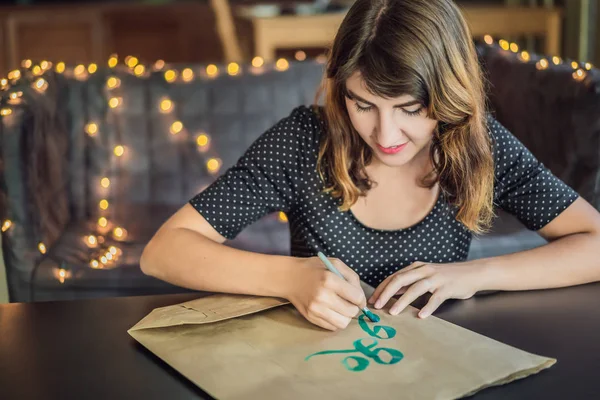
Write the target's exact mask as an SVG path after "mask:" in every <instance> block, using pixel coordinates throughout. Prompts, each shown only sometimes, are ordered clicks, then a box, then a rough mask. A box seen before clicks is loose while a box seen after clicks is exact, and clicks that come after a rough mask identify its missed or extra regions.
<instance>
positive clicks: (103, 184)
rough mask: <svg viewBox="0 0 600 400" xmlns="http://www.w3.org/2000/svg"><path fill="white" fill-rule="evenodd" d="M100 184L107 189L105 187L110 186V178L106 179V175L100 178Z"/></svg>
mask: <svg viewBox="0 0 600 400" xmlns="http://www.w3.org/2000/svg"><path fill="white" fill-rule="evenodd" d="M100 185H101V186H102V187H103V188H105V189H107V188H108V187H109V186H110V179H108V178H106V177H104V178H102V179H101V180H100Z"/></svg>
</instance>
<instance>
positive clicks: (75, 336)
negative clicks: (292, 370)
mask: <svg viewBox="0 0 600 400" xmlns="http://www.w3.org/2000/svg"><path fill="white" fill-rule="evenodd" d="M199 296H200V295H199V294H194V293H192V294H176V295H162V296H142V297H122V298H109V299H96V300H77V301H64V302H45V303H29V304H6V305H0V392H1V393H2V395H1V397H2V399H7V400H8V399H11V400H12V399H45V400H48V399H71V398H73V399H144V400H149V399H198V398H210V397H209V396H207V395H206V394H205V393H204V392H203V391H202V390H201V389H199V388H198V387H196V386H195V385H194V384H192V383H191V382H189V381H188V380H187V379H185V378H184V377H182V376H181V375H179V373H177V372H176V371H175V370H173V369H172V368H171V367H169V366H168V365H166V364H165V363H163V362H162V361H161V360H160V359H159V358H157V357H156V356H154V355H153V354H152V353H150V352H149V351H147V350H146V349H145V348H144V347H142V346H141V345H139V344H138V343H137V342H135V341H134V340H133V339H132V338H131V337H130V336H129V335H128V334H127V332H126V331H127V329H129V328H130V327H131V326H133V325H134V324H135V323H137V322H138V321H139V320H140V319H142V318H143V317H144V316H145V315H146V314H148V313H149V312H150V311H151V310H153V309H154V308H156V307H162V306H167V305H172V304H177V303H180V302H183V301H187V300H191V299H193V298H197V297H199ZM416 305H417V306H419V305H422V304H416ZM599 309H600V284H590V285H583V286H577V287H571V288H564V289H554V290H542V291H531V292H511V293H495V294H489V295H483V296H476V297H474V298H472V299H469V300H464V301H453V302H450V303H447V304H444V305H443V306H442V307H441V308H440V310H439V311H438V312H437V313H436V314H434V315H435V316H437V317H440V318H443V319H445V320H447V321H450V322H452V323H455V324H457V325H460V326H463V327H465V328H467V329H471V330H473V331H475V332H478V333H480V334H483V335H486V336H488V337H491V338H493V339H496V340H499V341H501V342H504V343H506V344H509V345H512V346H515V347H517V348H520V349H522V350H525V351H529V352H532V353H536V354H540V355H544V356H548V357H554V358H557V359H558V363H557V364H555V365H554V366H552V367H551V368H550V369H547V370H545V371H542V372H541V373H539V374H537V375H534V376H530V377H528V378H526V379H522V380H519V381H516V382H513V383H510V384H508V385H505V386H501V387H493V388H488V389H485V390H483V391H482V392H479V393H478V394H476V395H475V396H474V397H473V398H475V399H507V398H510V399H533V398H544V399H591V398H598V396H599V393H600V379H599V375H598V367H599V366H600V340H599V338H600V335H599V332H600V312H599Z"/></svg>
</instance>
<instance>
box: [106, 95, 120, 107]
mask: <svg viewBox="0 0 600 400" xmlns="http://www.w3.org/2000/svg"><path fill="white" fill-rule="evenodd" d="M122 102H123V99H122V98H121V97H112V98H111V99H110V100H109V101H108V106H109V107H110V108H117V107H119V106H120V105H121V104H122Z"/></svg>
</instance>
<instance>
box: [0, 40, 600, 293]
mask: <svg viewBox="0 0 600 400" xmlns="http://www.w3.org/2000/svg"><path fill="white" fill-rule="evenodd" d="M479 51H480V55H481V59H482V61H483V63H484V64H485V66H486V70H487V71H488V74H489V79H490V82H491V106H492V108H493V109H494V110H496V113H497V118H498V119H499V120H500V122H501V123H503V124H504V125H506V126H507V127H508V128H509V129H511V130H512V132H513V133H514V134H515V135H516V136H517V137H519V138H521V139H522V140H523V142H525V144H526V145H527V146H528V147H530V149H531V150H532V151H533V153H534V154H535V155H536V156H538V157H539V158H540V159H541V160H542V161H543V162H544V163H546V164H547V165H548V166H550V167H551V169H552V170H553V172H555V173H556V174H557V175H558V176H559V177H561V178H563V179H564V180H565V181H566V182H567V183H569V184H571V185H572V186H573V187H574V188H575V189H576V190H578V191H579V192H580V193H582V194H583V195H584V196H585V197H586V198H587V199H588V200H589V201H591V202H593V204H594V205H595V206H596V207H599V206H600V203H599V201H600V200H599V198H600V197H599V192H600V181H599V168H598V163H599V157H600V150H599V149H600V146H599V145H598V144H599V143H598V141H599V140H600V139H599V137H600V134H599V131H600V112H599V111H598V110H600V107H599V106H600V105H599V104H598V103H599V102H600V94H599V93H598V87H599V82H600V79H599V74H598V71H592V72H589V71H586V72H587V73H588V74H589V75H588V77H587V78H586V79H585V80H584V81H582V82H579V81H576V80H575V79H573V77H572V72H573V70H572V69H571V68H570V67H569V66H552V67H551V68H549V69H548V70H543V71H540V70H537V69H536V67H535V62H534V61H532V62H529V63H524V62H522V61H520V60H518V58H517V56H516V55H515V54H512V53H508V52H504V51H501V50H499V49H498V48H497V47H490V46H485V45H484V46H481V47H479ZM186 67H187V66H180V65H178V66H176V67H175V66H174V67H172V68H174V69H176V70H177V71H179V73H180V74H181V71H182V70H183V69H184V68H186ZM190 68H192V69H193V70H194V72H195V74H196V77H195V79H194V80H193V81H191V82H184V81H183V79H182V78H181V76H179V78H178V80H177V82H175V83H167V82H166V81H165V78H164V71H161V72H152V73H151V74H149V75H148V76H145V77H142V78H139V77H136V76H134V75H133V74H131V73H130V72H129V71H128V70H127V69H123V68H118V69H115V70H111V69H109V68H108V67H106V68H102V67H101V68H100V69H99V70H98V72H96V73H95V74H92V75H90V76H89V78H87V79H81V80H80V79H76V78H75V77H73V76H72V72H71V73H70V72H69V70H68V71H67V73H65V74H57V73H55V72H52V71H49V72H47V73H46V74H45V75H44V79H46V80H47V82H48V89H47V90H46V91H45V93H43V94H39V93H38V92H37V91H36V90H35V89H34V88H32V87H31V84H32V82H35V79H37V78H36V77H31V76H29V75H31V74H30V73H28V72H26V71H23V74H24V75H25V77H24V78H23V79H21V81H19V82H17V83H16V85H15V86H14V87H13V88H11V89H10V90H9V91H8V92H7V93H5V94H4V96H3V100H2V102H3V104H2V107H10V108H11V109H13V113H12V114H11V115H8V116H5V117H3V124H2V128H1V129H2V131H1V140H0V146H1V147H0V160H1V166H2V171H1V174H0V182H1V185H2V198H1V200H2V202H1V203H0V205H1V208H0V213H1V214H0V217H1V218H2V221H5V220H7V219H8V220H10V221H12V226H10V228H8V229H6V231H5V232H3V234H2V242H3V250H4V261H5V263H6V268H7V273H8V279H9V290H10V296H11V300H12V301H30V300H50V299H72V298H81V297H98V296H116V295H131V294H147V293H166V292H172V291H181V290H182V289H181V288H177V287H173V286H171V285H168V284H166V283H163V282H160V281H158V280H156V279H153V278H150V277H147V276H145V275H144V274H142V273H141V271H140V269H139V265H138V261H139V256H140V253H141V251H142V249H143V246H144V244H145V243H146V242H147V241H148V240H149V238H150V237H151V235H152V234H153V233H154V232H155V231H156V229H158V227H159V226H160V224H161V223H162V222H164V221H165V220H166V219H167V218H168V217H169V215H171V214H172V213H173V212H175V211H176V210H177V209H178V208H179V207H181V206H182V205H183V204H185V203H186V202H187V201H188V200H189V199H190V198H191V197H192V196H193V195H194V194H195V193H197V192H198V191H200V190H202V188H203V187H205V186H206V185H208V184H210V182H212V181H213V180H214V179H215V177H216V176H217V175H218V174H220V173H222V172H223V171H224V170H225V169H226V168H227V167H228V166H230V165H232V164H233V163H234V162H236V161H237V159H238V158H239V156H241V154H242V153H243V152H244V150H245V149H246V148H247V147H248V146H249V145H250V143H252V142H253V141H254V140H255V139H256V138H257V137H258V136H259V135H260V134H261V133H263V132H264V131H265V130H266V129H267V128H268V127H270V126H271V125H273V124H274V123H275V122H276V121H277V120H278V119H280V118H282V117H284V116H286V115H288V114H289V113H290V111H291V110H292V109H293V108H294V107H296V106H297V105H300V104H310V103H313V102H314V93H315V90H316V88H317V85H318V83H319V81H320V79H321V75H322V71H323V65H322V64H319V63H317V62H315V61H306V62H302V63H291V65H290V68H289V69H287V70H285V71H278V70H275V69H274V67H273V66H266V67H264V70H263V71H262V72H261V73H255V72H252V71H250V67H249V66H246V65H242V66H241V72H240V74H238V75H237V76H229V75H228V74H227V73H226V72H224V71H226V66H219V69H220V73H219V76H218V77H216V78H209V77H207V75H206V72H205V67H204V66H199V65H196V66H190ZM110 76H117V77H118V78H119V79H120V80H121V85H120V87H119V88H117V89H114V90H108V89H107V88H106V80H107V78H108V77H110ZM16 90H20V91H22V92H23V104H21V105H8V104H7V101H8V97H7V95H8V93H11V92H14V91H16ZM113 96H120V97H122V101H123V103H122V106H121V107H119V108H117V109H114V110H113V109H110V108H109V107H108V102H109V99H110V98H111V97H113ZM165 97H168V98H170V99H171V100H172V101H173V103H174V108H173V110H172V112H170V113H161V112H160V111H159V105H160V101H161V100H162V99H164V98H165ZM174 121H181V122H182V123H183V126H184V129H183V130H182V131H181V132H180V133H178V134H177V135H172V134H170V133H169V130H170V126H171V124H172V123H173V122H174ZM89 122H95V123H97V124H98V133H97V135H96V136H95V137H90V136H89V135H87V134H86V133H85V127H86V124H88V123H89ZM202 132H203V133H206V134H208V135H209V137H210V144H209V149H208V150H207V151H199V148H198V145H197V144H196V137H197V135H198V134H199V133H202ZM36 144H38V146H36ZM39 144H42V146H39ZM119 144H120V145H124V146H125V147H126V150H125V153H124V155H123V156H122V157H117V156H115V155H114V153H113V149H114V148H115V146H116V145H119ZM35 148H41V149H43V150H41V151H38V152H33V151H32V149H35ZM211 158H218V159H220V160H222V165H221V168H220V169H219V170H218V171H217V172H216V173H214V174H213V173H211V172H210V171H208V169H207V162H208V160H209V159H211ZM49 176H50V177H52V176H53V177H56V176H59V178H57V179H49V178H48V179H43V178H44V177H49ZM36 177H37V178H36ZM40 177H41V178H42V179H40ZM102 177H108V178H109V179H110V186H109V188H108V189H105V188H103V187H102V186H101V184H100V182H101V178H102ZM36 182H37V183H36ZM39 193H46V194H47V195H49V196H46V200H44V199H43V198H42V199H41V200H40V196H39V195H37V196H36V194H39ZM42 197H43V196H42ZM101 199H107V200H108V201H109V204H110V205H109V208H108V210H106V211H102V210H100V208H99V207H98V204H99V201H100V200H101ZM102 215H105V216H106V218H107V219H108V220H109V221H110V223H111V224H112V225H111V227H113V228H114V227H115V226H119V227H123V228H125V229H126V230H127V236H126V238H125V240H121V241H119V240H117V239H115V238H114V237H113V235H112V234H111V231H109V232H107V233H106V232H104V233H103V234H102V236H103V237H104V238H105V242H104V243H103V244H102V245H101V246H102V247H103V248H105V249H106V248H108V246H111V245H115V246H117V247H118V248H119V249H120V250H121V252H122V254H121V255H120V257H119V259H118V261H117V262H116V263H114V264H113V265H108V266H107V267H106V268H104V269H94V268H91V267H90V260H92V259H94V258H95V259H97V256H98V255H97V254H96V253H97V252H98V250H96V249H89V248H88V247H87V245H86V243H85V241H84V239H85V237H86V235H89V234H96V235H100V234H101V233H102V232H100V233H99V232H98V231H99V230H102V228H99V227H98V225H97V221H98V218H99V217H100V216H102ZM39 242H44V244H45V245H46V247H47V248H48V252H47V253H46V254H41V253H40V251H39V249H38V243H39ZM543 243H544V241H543V239H541V238H540V237H539V235H537V234H536V233H535V232H529V231H526V230H524V228H523V227H522V225H520V224H519V223H518V222H517V221H516V220H514V218H511V217H510V216H507V215H506V214H503V213H500V218H499V219H498V220H497V221H496V224H495V225H494V229H493V231H492V232H491V233H490V234H489V235H486V236H484V237H481V238H476V239H474V241H473V244H472V247H471V252H470V257H471V258H479V257H485V256H490V255H497V254H504V253H508V252H514V251H519V250H523V249H526V248H531V247H535V246H538V245H540V244H543ZM227 244H229V245H232V246H235V247H238V248H243V249H247V250H252V251H259V252H263V253H269V254H286V253H287V252H288V248H289V232H288V229H287V224H285V223H284V222H282V221H281V220H280V219H279V216H278V215H277V214H273V215H269V216H267V217H265V218H263V219H262V220H260V221H258V222H257V223H255V224H253V225H252V226H250V227H248V228H247V229H246V230H244V231H243V232H242V233H241V234H240V235H239V236H238V237H237V238H236V239H235V240H233V241H230V242H228V243H227ZM59 268H62V269H63V271H64V272H63V273H64V276H61V275H59V273H60V272H59ZM61 281H63V282H62V283H61ZM31 293H33V294H34V297H33V298H31V297H30V294H31Z"/></svg>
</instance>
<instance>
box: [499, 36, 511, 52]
mask: <svg viewBox="0 0 600 400" xmlns="http://www.w3.org/2000/svg"><path fill="white" fill-rule="evenodd" d="M498 44H499V45H500V47H501V48H502V50H508V49H509V48H510V45H509V44H508V42H507V41H506V40H504V39H502V40H500V41H498Z"/></svg>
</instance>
